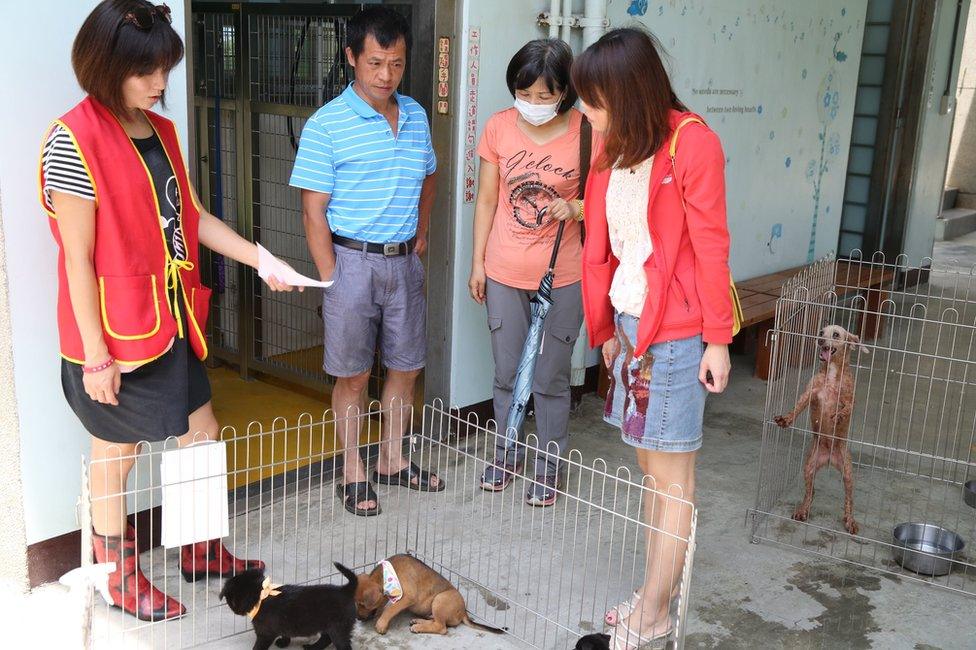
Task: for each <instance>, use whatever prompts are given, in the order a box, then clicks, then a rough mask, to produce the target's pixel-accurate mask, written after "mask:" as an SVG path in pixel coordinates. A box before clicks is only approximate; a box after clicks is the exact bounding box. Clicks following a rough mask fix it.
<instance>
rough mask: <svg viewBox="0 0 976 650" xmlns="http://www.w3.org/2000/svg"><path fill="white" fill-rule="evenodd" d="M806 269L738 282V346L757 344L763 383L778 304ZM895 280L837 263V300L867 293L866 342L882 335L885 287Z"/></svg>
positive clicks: (889, 273)
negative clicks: (787, 286)
mask: <svg viewBox="0 0 976 650" xmlns="http://www.w3.org/2000/svg"><path fill="white" fill-rule="evenodd" d="M804 268H805V267H803V266H797V267H794V268H791V269H785V270H783V271H777V272H776V273H770V274H768V275H763V276H759V277H756V278H750V279H749V280H744V281H742V282H736V289H737V290H738V292H739V301H740V302H741V303H742V315H743V322H742V331H741V332H740V333H739V336H738V337H737V338H736V345H737V346H742V345H743V343H744V341H742V340H741V339H742V338H745V339H746V340H747V341H748V342H749V343H751V342H753V341H754V343H755V351H756V353H755V354H756V369H755V376H756V377H758V378H760V379H763V380H766V379H769V369H770V365H771V358H770V355H771V347H770V341H769V334H768V333H769V330H770V329H772V328H773V325H774V320H775V318H776V302H777V300H778V299H779V297H780V293H781V291H782V288H783V285H784V284H786V282H787V281H788V280H789V279H790V278H792V277H793V276H795V275H796V274H797V273H799V272H800V271H802V270H803V269H804ZM893 279H894V271H893V270H891V269H890V268H887V267H885V268H874V267H872V266H871V265H870V264H858V263H856V262H854V263H851V262H847V261H844V260H841V261H838V262H837V269H836V273H835V277H834V290H835V291H836V292H837V297H838V299H839V300H842V299H844V298H846V297H849V296H850V295H851V294H854V293H862V292H866V295H865V312H864V316H863V318H862V322H861V324H860V327H859V330H860V336H861V339H862V340H864V341H871V340H874V339H876V338H877V337H879V336H881V334H883V331H884V319H883V318H881V317H880V316H879V312H880V308H881V303H882V302H883V301H884V300H885V299H887V297H888V293H887V291H886V290H885V287H886V286H889V285H890V284H891V282H892V281H893ZM753 337H754V338H753Z"/></svg>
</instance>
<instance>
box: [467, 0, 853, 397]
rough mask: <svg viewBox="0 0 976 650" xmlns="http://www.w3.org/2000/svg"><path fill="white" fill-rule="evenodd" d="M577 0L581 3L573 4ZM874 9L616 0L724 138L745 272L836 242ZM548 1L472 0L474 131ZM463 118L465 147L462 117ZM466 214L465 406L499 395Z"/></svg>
mask: <svg viewBox="0 0 976 650" xmlns="http://www.w3.org/2000/svg"><path fill="white" fill-rule="evenodd" d="M582 4H583V3H582V2H581V1H580V0H577V1H576V2H575V5H576V10H577V11H581V10H582ZM866 6H867V1H866V0H817V1H816V2H789V3H782V2H781V3H775V2H758V1H756V0H721V1H719V0H682V2H674V0H649V1H648V2H647V3H646V9H647V10H646V13H645V14H644V15H638V14H639V13H640V11H639V7H640V3H637V2H628V1H624V0H616V1H614V2H610V3H609V18H610V21H611V27H620V26H625V25H628V24H632V23H633V22H639V23H641V24H644V25H646V26H647V27H649V28H650V29H651V30H652V31H653V32H654V33H655V34H656V35H657V36H658V38H660V40H661V41H662V43H663V45H664V47H665V49H666V50H667V51H668V53H669V54H670V56H671V59H672V67H671V73H672V81H673V83H674V85H675V89H676V90H677V92H678V94H679V96H680V97H681V99H682V100H683V101H685V102H686V103H687V104H688V105H689V106H690V107H691V108H692V110H695V111H698V112H700V113H701V114H702V115H703V116H704V117H705V119H706V120H707V121H708V122H709V123H710V125H711V126H712V127H713V128H714V129H715V130H716V131H717V132H718V134H719V135H720V137H721V138H722V142H723V145H724V147H725V152H726V156H727V158H728V171H727V176H726V178H727V181H728V203H729V224H730V228H731V232H732V260H731V261H732V271H733V273H734V275H735V276H736V277H737V278H748V277H753V276H756V275H762V274H764V273H770V272H772V271H776V270H779V269H783V268H788V267H791V266H797V265H800V264H804V263H806V262H807V261H808V259H809V258H810V252H809V251H810V249H811V240H812V241H813V246H812V255H813V256H815V257H816V256H820V255H823V254H825V253H827V252H829V251H832V250H834V249H835V248H836V246H837V236H838V232H839V228H840V214H841V203H842V200H843V193H844V179H845V172H846V169H847V155H848V143H849V141H850V132H851V124H852V117H853V111H854V99H855V94H856V86H857V73H858V62H859V60H860V53H861V40H862V36H863V30H864V14H865V10H866ZM548 8H549V2H546V1H545V0H533V1H531V2H526V1H525V0H496V1H495V2H490V3H489V2H479V1H471V0H469V1H467V2H465V3H464V30H463V32H462V33H461V34H459V38H458V41H459V42H458V45H459V46H460V47H459V49H460V50H461V51H462V52H464V51H466V49H467V48H466V41H467V31H468V28H469V27H470V26H472V25H474V26H478V27H481V28H482V40H481V46H482V50H481V74H480V90H479V101H478V132H479V134H480V131H481V128H482V127H483V125H484V123H485V120H486V119H487V118H488V116H490V115H491V113H493V112H494V111H496V110H498V109H501V108H503V107H505V106H507V105H508V104H509V102H510V95H509V94H508V91H507V89H506V88H505V83H504V73H505V68H506V66H507V65H508V61H509V59H510V58H511V56H512V54H514V53H515V51H516V50H517V49H518V48H519V47H521V46H522V45H523V44H524V43H525V42H526V41H528V40H531V39H533V38H539V37H541V36H544V35H545V33H544V32H543V30H542V29H541V28H539V27H537V26H535V24H534V23H535V16H536V15H537V14H538V13H539V12H541V11H547V10H548ZM466 66H467V62H466V60H462V62H461V70H462V75H461V77H462V84H463V85H462V88H461V90H460V92H459V93H458V97H460V98H464V97H466V96H467V87H466V82H465V81H464V77H465V75H464V74H463V71H464V70H466ZM720 90H732V91H736V94H733V95H720V94H716V91H720ZM709 91H710V92H709ZM825 98H826V99H827V105H826V106H825V105H824V100H825ZM726 108H729V109H730V112H718V111H724V110H725V109H726ZM710 109H711V110H710ZM739 109H742V112H736V111H738V110H739ZM459 128H460V129H461V131H460V133H459V137H458V142H459V146H458V151H457V155H458V156H461V154H462V151H463V146H464V124H463V123H462V124H460V125H459ZM821 143H822V144H823V147H821ZM462 173H463V170H460V171H459V175H458V177H457V178H456V179H455V182H457V183H458V184H459V186H460V184H461V182H462V177H461V174H462ZM472 216H473V206H472V205H465V204H463V203H461V200H460V198H459V202H458V205H457V211H456V215H455V218H456V219H457V220H458V221H457V225H458V227H457V233H458V240H457V254H458V264H457V269H458V273H457V276H456V277H455V278H454V290H455V295H454V300H455V303H454V304H455V307H456V308H455V313H454V316H453V317H454V330H453V331H454V332H455V336H454V341H453V351H452V355H453V358H454V359H455V360H456V361H455V364H454V372H453V374H452V382H451V384H452V386H451V401H452V402H453V403H456V404H462V405H466V404H473V403H475V402H479V401H481V400H484V399H488V398H489V397H490V396H491V377H492V367H493V366H492V361H491V352H490V348H489V342H488V335H487V330H486V326H485V314H484V308H483V307H480V306H477V305H475V304H474V303H473V302H472V301H471V299H470V298H468V295H467V294H468V291H467V280H468V270H469V260H470V255H471V221H472ZM814 223H816V229H815V232H814V228H813V226H814Z"/></svg>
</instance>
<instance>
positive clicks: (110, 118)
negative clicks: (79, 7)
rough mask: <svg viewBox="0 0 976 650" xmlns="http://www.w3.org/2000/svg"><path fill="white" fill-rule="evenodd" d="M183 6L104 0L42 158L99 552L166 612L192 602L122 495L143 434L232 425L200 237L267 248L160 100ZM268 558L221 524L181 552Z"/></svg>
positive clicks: (137, 606) (200, 569)
mask: <svg viewBox="0 0 976 650" xmlns="http://www.w3.org/2000/svg"><path fill="white" fill-rule="evenodd" d="M170 20H171V19H170V11H169V8H168V7H167V6H166V5H159V6H153V5H151V4H149V3H148V2H145V1H143V0H105V1H104V2H102V3H101V4H99V5H98V6H97V7H95V9H94V11H92V13H91V14H90V15H89V16H88V18H87V19H86V20H85V22H84V24H83V25H82V27H81V30H80V31H79V32H78V35H77V37H76V38H75V42H74V47H73V49H72V64H73V66H74V70H75V75H76V76H77V78H78V82H79V84H80V85H81V87H82V88H83V89H84V90H85V92H87V93H88V96H87V97H86V98H85V99H84V100H82V101H81V103H79V104H78V105H77V106H75V107H74V108H73V109H71V110H70V111H69V112H68V113H66V114H65V115H64V116H62V117H61V118H60V119H58V120H56V121H55V122H54V124H53V125H52V127H51V129H50V130H49V132H48V134H47V138H46V141H45V144H44V148H43V151H42V156H41V161H40V166H39V167H40V168H39V176H40V189H41V196H40V199H41V203H42V204H43V206H44V208H45V210H46V211H47V213H48V215H49V217H50V219H49V224H50V227H51V231H52V233H53V234H54V238H55V240H56V241H57V243H58V246H59V250H60V252H59V256H58V329H59V334H60V340H61V356H62V357H63V360H62V364H61V382H62V386H63V388H64V394H65V397H66V398H67V401H68V403H69V404H70V406H71V408H72V410H73V411H74V412H75V414H76V415H77V416H78V418H79V419H80V420H81V422H82V424H83V425H84V426H85V428H86V429H87V430H88V431H89V433H91V443H92V449H91V474H92V476H91V502H92V506H91V510H92V522H93V529H94V530H93V531H92V538H93V545H94V551H95V559H96V561H98V562H114V563H115V564H116V569H115V571H114V572H113V573H112V574H110V575H109V590H110V593H111V596H112V599H113V600H114V605H115V606H116V607H119V608H121V609H123V610H124V611H126V612H128V613H130V614H134V615H136V616H138V617H139V618H140V619H143V620H151V621H152V620H163V619H169V618H175V617H177V616H181V615H183V614H184V613H185V612H186V610H185V608H184V607H183V606H182V605H181V604H180V603H179V602H177V601H176V600H175V599H173V598H170V597H168V596H166V595H165V594H163V593H162V592H160V591H159V590H158V589H156V588H155V587H154V586H153V585H152V584H151V583H150V582H149V580H148V579H147V578H146V577H145V575H143V573H142V571H141V570H140V569H139V561H138V553H137V550H136V541H135V539H134V537H135V535H134V531H133V529H132V527H131V526H128V525H127V523H126V514H125V501H124V498H123V497H121V496H120V495H123V494H124V493H125V485H126V478H127V476H128V474H129V470H131V469H132V466H133V464H134V457H135V455H136V453H137V448H136V444H137V443H138V442H140V441H161V440H165V439H166V438H169V437H172V436H179V437H180V444H187V443H189V442H192V441H193V440H194V439H200V438H202V437H203V436H204V435H205V436H206V437H207V438H209V439H214V440H215V439H217V437H218V431H219V430H218V425H217V421H216V419H215V418H214V414H213V409H212V408H211V404H210V384H209V382H208V380H207V374H206V371H205V369H204V367H203V364H202V363H201V360H202V359H204V358H205V357H206V355H207V343H206V338H205V335H204V332H205V331H206V322H207V312H208V309H209V299H210V290H209V289H208V288H206V287H205V286H203V284H202V283H201V281H200V271H199V265H200V260H199V246H200V244H202V245H204V246H206V247H207V248H209V249H211V250H213V251H215V252H217V253H220V254H221V255H225V256H227V257H229V258H231V259H234V260H237V261H239V262H241V263H243V264H248V265H249V266H252V267H257V260H258V254H257V248H256V246H255V245H254V244H252V243H250V242H248V241H246V240H245V239H243V238H242V237H240V236H239V235H238V234H237V233H235V232H234V231H233V230H231V229H230V228H229V227H228V226H227V225H225V224H224V223H223V222H222V221H220V220H219V219H217V218H216V217H214V216H213V215H211V214H209V213H208V212H206V211H205V210H204V209H203V208H202V207H200V202H199V200H198V199H197V196H196V194H195V193H194V190H193V188H192V187H191V186H190V181H189V177H188V175H187V169H186V165H185V163H184V161H183V155H182V152H181V149H180V145H179V141H178V139H177V134H176V129H175V127H174V125H173V123H172V122H171V121H170V120H168V119H166V118H164V117H161V116H159V115H157V114H156V113H153V112H150V109H151V108H153V107H154V106H155V105H156V104H157V103H159V104H161V103H162V100H163V93H164V91H165V89H166V82H167V76H168V74H169V71H170V70H171V69H172V68H173V67H174V66H175V65H176V64H177V63H179V61H180V60H181V59H182V58H183V43H182V41H181V40H180V37H179V35H178V34H177V33H176V32H175V31H174V30H173V28H172V26H171V25H170ZM268 284H269V286H270V288H271V289H272V290H289V289H290V287H288V286H286V285H284V284H281V283H279V282H277V281H276V280H275V279H274V278H271V279H270V280H269V282H268ZM191 436H192V437H193V438H192V439H191ZM263 567H264V563H263V562H261V561H259V560H241V559H238V558H236V557H234V556H233V555H231V553H230V552H229V551H228V550H227V549H226V548H225V547H224V545H223V543H222V542H221V541H220V540H219V539H214V540H210V541H208V542H200V543H197V544H191V545H187V546H184V547H183V548H182V551H181V554H180V569H181V572H182V574H183V576H184V577H185V578H186V580H188V581H192V580H197V579H200V578H206V577H210V576H228V575H231V574H233V573H236V572H240V571H243V570H245V569H249V568H263Z"/></svg>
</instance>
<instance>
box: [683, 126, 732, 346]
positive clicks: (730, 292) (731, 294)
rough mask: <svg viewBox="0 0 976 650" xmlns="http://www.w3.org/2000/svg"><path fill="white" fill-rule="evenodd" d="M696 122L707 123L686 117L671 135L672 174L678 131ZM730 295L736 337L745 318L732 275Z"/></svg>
mask: <svg viewBox="0 0 976 650" xmlns="http://www.w3.org/2000/svg"><path fill="white" fill-rule="evenodd" d="M695 122H697V123H698V124H701V125H703V126H704V125H705V123H704V122H702V121H701V120H700V119H698V118H697V117H686V118H685V119H683V120H681V121H680V122H679V123H678V126H676V127H674V132H673V133H672V134H671V146H670V147H668V155H669V156H670V157H671V173H672V174H675V173H676V171H677V170H676V169H675V166H674V155H675V154H676V153H677V152H678V131H680V130H681V127H683V126H684V125H685V124H692V123H695ZM677 181H678V179H677V178H675V182H676V183H677ZM678 194H679V195H680V196H681V207H682V208H684V209H685V212H686V213H687V211H688V208H687V206H686V205H685V197H684V194H682V193H681V188H680V186H678ZM729 293H730V295H731V297H732V336H735V335H736V334H738V333H739V330H741V329H742V320H743V316H742V303H741V302H739V292H738V291H736V290H735V282H733V281H732V276H731V275H730V276H729Z"/></svg>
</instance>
